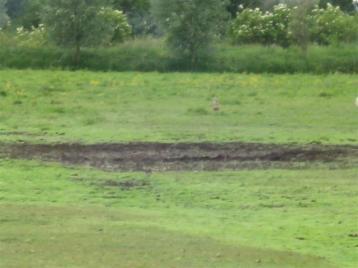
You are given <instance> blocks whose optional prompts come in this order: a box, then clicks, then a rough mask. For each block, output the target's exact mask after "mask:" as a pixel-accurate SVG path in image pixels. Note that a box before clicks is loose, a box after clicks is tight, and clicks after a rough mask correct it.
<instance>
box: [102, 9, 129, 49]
mask: <svg viewBox="0 0 358 268" xmlns="http://www.w3.org/2000/svg"><path fill="white" fill-rule="evenodd" d="M98 15H99V16H100V17H101V19H102V20H103V21H104V23H103V26H102V27H106V28H108V29H107V31H108V32H110V33H112V39H111V40H110V42H113V43H121V42H123V41H125V40H126V39H128V38H129V37H130V35H131V27H130V26H129V24H128V21H127V17H126V15H124V14H123V12H122V11H119V10H114V9H112V8H110V7H102V8H101V9H100V10H99V13H98ZM102 30H104V29H102Z"/></svg>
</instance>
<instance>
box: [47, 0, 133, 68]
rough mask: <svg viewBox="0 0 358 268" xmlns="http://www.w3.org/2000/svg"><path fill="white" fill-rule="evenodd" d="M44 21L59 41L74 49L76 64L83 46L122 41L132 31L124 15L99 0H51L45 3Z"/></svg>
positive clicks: (54, 38)
mask: <svg viewBox="0 0 358 268" xmlns="http://www.w3.org/2000/svg"><path fill="white" fill-rule="evenodd" d="M45 25H46V26H47V27H48V30H49V34H50V37H52V39H53V40H54V41H55V43H56V44H57V45H60V46H65V47H72V48H74V49H75V53H74V62H75V64H76V65H77V66H78V65H79V63H80V50H81V47H84V46H86V47H88V46H99V45H108V44H110V43H111V42H112V41H113V40H116V41H122V40H123V39H124V38H126V37H127V35H128V32H129V26H128V24H127V23H126V21H125V17H124V15H123V14H122V13H120V12H119V11H115V10H111V9H110V7H104V6H103V1H100V0H54V1H51V4H49V5H48V6H47V7H46V13H45ZM122 27H124V28H122Z"/></svg>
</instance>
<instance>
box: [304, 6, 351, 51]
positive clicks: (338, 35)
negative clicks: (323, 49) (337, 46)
mask: <svg viewBox="0 0 358 268" xmlns="http://www.w3.org/2000/svg"><path fill="white" fill-rule="evenodd" d="M311 17H312V21H313V23H312V25H313V27H312V31H311V36H312V40H313V41H314V42H317V43H318V44H323V45H327V44H332V43H339V42H353V41H355V40H356V39H357V37H358V20H357V16H350V15H348V14H346V13H344V12H343V11H342V10H341V9H340V8H339V7H334V6H332V5H330V4H328V5H327V7H326V8H325V9H323V8H315V9H314V10H313V11H312V15H311Z"/></svg>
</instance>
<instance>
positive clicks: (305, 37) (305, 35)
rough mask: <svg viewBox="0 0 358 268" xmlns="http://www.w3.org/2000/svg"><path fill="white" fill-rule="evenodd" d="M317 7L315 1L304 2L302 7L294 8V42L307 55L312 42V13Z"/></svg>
mask: <svg viewBox="0 0 358 268" xmlns="http://www.w3.org/2000/svg"><path fill="white" fill-rule="evenodd" d="M314 5H315V1H314V0H302V2H301V3H300V5H298V6H297V7H295V8H294V10H293V12H292V18H291V23H290V26H289V28H290V31H291V34H292V40H293V41H294V42H295V43H296V44H297V45H298V46H300V47H301V49H302V51H303V52H305V53H306V51H307V48H308V45H309V42H310V37H311V34H310V26H311V25H310V24H311V20H310V16H309V15H310V12H311V10H312V9H313V7H314Z"/></svg>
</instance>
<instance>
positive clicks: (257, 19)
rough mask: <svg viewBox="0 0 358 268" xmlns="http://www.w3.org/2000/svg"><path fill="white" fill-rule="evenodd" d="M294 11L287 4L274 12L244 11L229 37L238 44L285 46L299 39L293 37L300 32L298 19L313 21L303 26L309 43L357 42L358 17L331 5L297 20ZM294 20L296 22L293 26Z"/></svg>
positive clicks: (233, 25) (294, 8) (239, 14)
mask: <svg viewBox="0 0 358 268" xmlns="http://www.w3.org/2000/svg"><path fill="white" fill-rule="evenodd" d="M295 10H297V7H293V8H289V7H288V6H287V5H284V4H280V5H277V6H275V7H274V9H273V11H271V12H269V11H266V12H263V11H262V10H260V9H259V8H255V9H250V8H246V9H243V10H242V11H240V12H239V13H238V14H237V17H236V19H234V20H233V22H232V25H231V29H230V37H231V39H232V40H233V42H234V43H236V44H252V43H259V44H264V45H268V44H277V45H280V46H282V47H286V46H289V45H290V44H295V43H296V42H297V38H295V37H293V36H292V29H295V30H296V31H299V30H300V29H298V26H300V23H297V20H301V21H302V22H308V21H309V22H310V23H307V25H302V27H303V26H307V27H310V28H309V32H310V33H311V34H310V37H311V39H310V41H312V42H316V43H318V44H323V45H328V44H333V43H338V42H354V41H355V40H357V38H358V20H357V15H349V14H347V13H344V12H343V11H342V10H341V9H340V8H339V7H333V6H332V5H330V4H328V5H327V7H326V8H318V7H316V8H314V9H313V10H312V11H309V12H307V14H304V15H303V16H304V17H301V18H295V16H294V14H295ZM293 20H296V23H292V21H293ZM290 25H295V27H290ZM301 30H302V29H301Z"/></svg>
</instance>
